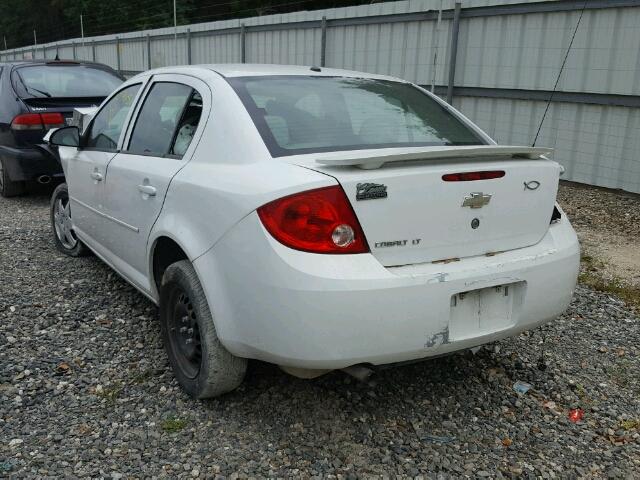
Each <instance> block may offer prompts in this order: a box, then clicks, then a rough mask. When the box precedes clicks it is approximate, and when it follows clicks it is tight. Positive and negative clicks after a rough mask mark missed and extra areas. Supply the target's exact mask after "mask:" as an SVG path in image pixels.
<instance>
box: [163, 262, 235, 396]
mask: <svg viewBox="0 0 640 480" xmlns="http://www.w3.org/2000/svg"><path fill="white" fill-rule="evenodd" d="M160 328H161V330H162V338H163V341H164V346H165V349H166V350H167V355H168V356H169V362H170V363H171V367H172V368H173V372H174V374H175V377H176V379H177V380H178V383H179V384H180V386H181V387H182V388H183V389H184V391H185V392H187V393H188V394H189V395H191V396H192V397H193V398H199V399H202V398H210V397H217V396H219V395H222V394H224V393H227V392H230V391H231V390H234V389H235V388H237V387H238V386H239V385H240V384H241V383H242V380H243V379H244V375H245V373H246V370H247V359H245V358H239V357H236V356H234V355H232V354H231V353H230V352H229V351H228V350H227V349H226V348H224V346H223V345H222V343H220V340H219V339H218V335H217V334H216V329H215V326H214V323H213V316H212V315H211V311H210V310H209V305H208V303H207V299H206V298H205V295H204V290H203V289H202V285H201V284H200V281H199V280H198V276H197V274H196V271H195V270H194V268H193V266H192V265H191V263H190V262H189V261H188V260H181V261H179V262H176V263H174V264H172V265H170V266H169V267H168V268H167V270H166V271H165V272H164V275H163V277H162V285H161V287H160Z"/></svg>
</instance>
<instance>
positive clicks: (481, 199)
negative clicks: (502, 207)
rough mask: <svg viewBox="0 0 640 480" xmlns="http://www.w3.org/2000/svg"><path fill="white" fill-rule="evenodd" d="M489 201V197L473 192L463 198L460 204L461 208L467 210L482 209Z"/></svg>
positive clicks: (485, 194)
mask: <svg viewBox="0 0 640 480" xmlns="http://www.w3.org/2000/svg"><path fill="white" fill-rule="evenodd" d="M490 201H491V195H489V194H488V193H482V192H473V193H472V194H470V195H467V196H466V197H464V201H463V202H462V206H463V207H469V208H482V207H484V206H485V205H487V204H488V203H489V202H490Z"/></svg>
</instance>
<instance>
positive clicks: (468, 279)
mask: <svg viewBox="0 0 640 480" xmlns="http://www.w3.org/2000/svg"><path fill="white" fill-rule="evenodd" d="M194 265H195V267H196V270H197V272H198V275H199V277H200V279H201V280H202V283H203V286H204V289H205V292H206V294H207V297H208V301H209V305H210V306H211V309H212V313H213V315H214V319H215V323H216V328H217V331H218V335H219V337H220V339H221V341H222V343H223V344H224V345H225V346H226V347H227V348H228V349H229V350H230V351H231V352H232V353H234V354H235V355H237V356H242V357H247V358H256V359H260V360H264V361H268V362H272V363H277V364H281V365H286V366H290V367H300V368H317V369H334V368H343V367H347V366H349V365H354V364H358V363H369V364H374V365H378V364H387V363H395V362H403V361H410V360H416V359H421V358H426V357H430V356H437V355H442V354H446V353H449V352H453V351H456V350H460V349H464V348H469V347H473V346H477V345H481V344H484V343H487V342H491V341H494V340H498V339H501V338H505V337H508V336H512V335H515V334H517V333H519V332H521V331H523V330H527V329H531V328H534V327H536V326H538V325H541V324H542V323H545V322H547V321H549V320H552V319H554V318H556V317H557V316H558V315H559V314H561V313H562V312H563V311H564V310H565V308H566V307H567V305H568V304H569V302H570V300H571V297H572V294H573V289H574V287H575V283H576V277H577V274H578V266H579V244H578V240H577V237H576V235H575V232H574V231H573V228H572V227H571V225H570V224H569V222H568V220H567V219H566V217H563V219H562V220H561V221H560V222H559V223H557V224H554V225H552V226H551V227H550V228H549V231H548V233H547V235H546V236H545V237H544V238H543V240H542V241H541V242H539V243H538V244H536V245H534V246H531V247H527V248H522V249H518V250H513V251H510V252H506V253H502V254H499V255H496V256H493V257H486V256H481V257H473V258H468V259H465V260H462V261H459V262H454V263H450V264H446V265H442V264H432V263H425V264H416V265H409V266H403V267H395V268H385V267H383V266H382V265H381V264H380V263H379V262H378V261H377V260H376V259H375V258H374V257H373V256H372V255H369V254H362V255H314V254H308V253H304V252H298V251H295V250H291V249H289V248H286V247H284V246H283V245H281V244H279V243H278V242H276V241H275V240H273V239H272V238H271V237H270V236H269V235H268V234H267V233H266V232H265V230H264V229H263V227H262V225H261V224H260V221H259V219H258V217H257V215H256V214H255V213H254V214H252V215H249V216H248V217H246V218H245V219H244V220H243V221H241V222H240V223H239V224H238V225H237V226H236V227H235V228H234V229H233V230H232V231H231V232H229V233H228V234H227V235H226V236H225V237H224V238H223V239H222V240H221V241H220V242H219V243H218V244H217V245H216V246H215V247H214V248H213V249H211V250H210V251H208V252H207V253H205V254H204V255H202V256H201V257H199V258H198V259H196V260H195V262H194ZM504 285H510V286H511V288H512V290H511V292H513V293H515V298H514V300H513V306H512V311H511V314H510V317H509V319H508V320H507V321H503V320H504V319H503V320H500V319H497V320H498V321H495V322H494V321H493V320H492V319H491V318H489V321H488V322H487V319H486V318H485V320H484V321H483V322H484V325H479V324H478V320H477V319H473V318H471V317H469V318H468V319H467V318H466V316H465V315H464V314H463V315H460V314H459V313H457V314H454V313H453V310H452V309H453V307H452V297H455V296H457V294H460V293H463V292H470V291H475V290H479V289H488V288H489V287H497V286H504ZM466 322H469V323H468V324H467V323H466ZM481 323H482V322H481Z"/></svg>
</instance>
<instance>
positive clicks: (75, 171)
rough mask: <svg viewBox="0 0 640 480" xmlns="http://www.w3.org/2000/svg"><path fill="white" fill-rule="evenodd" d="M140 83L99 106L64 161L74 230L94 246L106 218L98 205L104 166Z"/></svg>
mask: <svg viewBox="0 0 640 480" xmlns="http://www.w3.org/2000/svg"><path fill="white" fill-rule="evenodd" d="M141 86H142V83H135V84H132V85H128V86H126V87H124V88H123V89H121V90H120V91H118V92H117V93H116V94H114V95H113V96H112V97H111V98H110V99H109V100H108V101H107V102H106V103H105V104H104V105H103V106H102V108H101V109H100V110H99V111H98V112H97V114H96V115H95V117H94V118H93V120H92V122H91V124H90V125H89V126H88V127H87V131H86V132H85V134H84V136H83V139H82V145H81V148H79V149H78V150H77V152H76V154H75V155H70V156H69V157H68V160H67V162H66V171H65V176H66V181H67V184H68V187H69V197H70V199H71V209H72V211H73V226H74V230H75V231H76V232H77V233H78V234H79V235H80V238H82V239H83V240H84V241H86V242H87V243H88V244H90V246H92V247H94V248H97V247H98V245H99V244H101V243H102V240H103V239H101V238H99V236H98V232H99V231H100V224H101V223H102V222H105V221H107V219H106V217H105V216H104V212H103V209H102V205H101V197H102V189H103V185H104V177H105V172H106V167H107V164H108V163H109V161H110V160H111V159H112V158H113V157H114V156H115V155H116V153H117V152H118V148H119V146H120V145H121V140H122V137H123V136H124V135H123V134H124V130H125V128H124V127H125V125H126V123H127V120H128V118H129V116H130V115H131V110H132V107H133V105H134V103H135V100H136V98H137V95H138V94H139V93H140V88H141Z"/></svg>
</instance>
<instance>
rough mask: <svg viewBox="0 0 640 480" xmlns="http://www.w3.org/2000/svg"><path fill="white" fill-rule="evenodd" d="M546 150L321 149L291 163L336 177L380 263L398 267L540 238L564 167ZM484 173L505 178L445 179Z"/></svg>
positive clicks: (502, 248)
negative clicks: (451, 176)
mask: <svg viewBox="0 0 640 480" xmlns="http://www.w3.org/2000/svg"><path fill="white" fill-rule="evenodd" d="M548 152H550V150H548V149H532V148H531V147H503V146H496V145H487V146H475V147H466V146H464V147H463V146H454V147H422V148H409V149H378V150H367V151H364V150H361V151H357V152H331V153H326V154H322V153H320V154H314V155H313V156H311V155H304V156H299V157H298V158H297V159H294V158H293V157H292V158H291V159H290V160H289V161H291V162H293V163H296V164H299V165H301V166H305V167H306V168H311V169H313V170H316V171H319V172H322V173H325V174H327V175H331V176H332V177H334V178H336V179H337V180H338V182H340V184H341V185H342V187H343V188H344V191H345V193H346V194H347V197H348V198H349V200H350V202H351V204H352V206H353V208H354V210H355V213H356V215H357V217H358V220H359V221H360V224H361V226H362V229H363V231H364V234H365V236H366V237H367V241H368V243H369V247H370V248H371V253H372V254H373V255H374V256H375V257H376V258H377V259H378V260H379V261H380V262H381V263H382V264H383V265H385V266H396V265H406V264H413V263H423V262H435V261H448V260H451V259H458V258H464V257H470V256H476V255H484V254H493V253H497V252H501V251H506V250H513V249H516V248H522V247H527V246H530V245H534V244H536V243H538V242H539V241H540V240H541V239H542V237H543V236H544V235H545V233H546V232H547V230H548V228H549V223H550V220H551V215H552V212H553V207H554V204H555V200H556V194H557V189H558V180H559V175H560V171H561V167H560V165H559V164H558V163H556V162H553V161H550V160H548V159H546V158H544V157H541V155H542V154H543V153H548ZM486 171H500V172H504V176H502V177H500V178H493V179H487V180H474V181H445V180H443V176H444V175H448V174H455V173H467V172H486ZM365 184H367V185H365ZM385 193H386V196H385Z"/></svg>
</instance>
